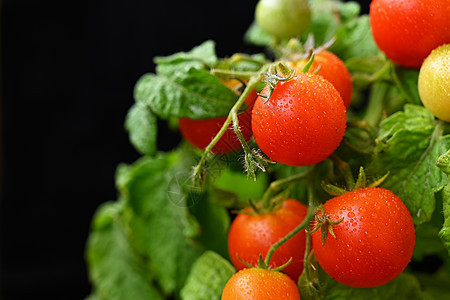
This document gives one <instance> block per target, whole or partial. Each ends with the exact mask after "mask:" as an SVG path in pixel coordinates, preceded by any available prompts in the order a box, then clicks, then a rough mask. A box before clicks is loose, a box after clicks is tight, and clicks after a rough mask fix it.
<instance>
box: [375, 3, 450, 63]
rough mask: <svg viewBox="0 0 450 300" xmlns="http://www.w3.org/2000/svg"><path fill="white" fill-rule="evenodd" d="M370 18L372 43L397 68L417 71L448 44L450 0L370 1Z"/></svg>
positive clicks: (449, 36) (449, 37)
mask: <svg viewBox="0 0 450 300" xmlns="http://www.w3.org/2000/svg"><path fill="white" fill-rule="evenodd" d="M369 15H370V25H371V28H372V34H373V37H374V39H375V42H376V43H377V45H378V47H379V48H380V50H381V51H383V52H384V53H385V54H386V56H387V57H388V58H389V59H391V60H392V61H394V62H396V63H397V64H399V65H402V66H405V67H410V68H419V67H420V66H421V65H422V62H423V60H424V59H425V58H426V57H427V56H428V54H430V52H431V50H433V49H434V48H436V47H438V46H440V45H442V44H445V43H449V42H450V18H449V16H450V0H426V1H425V0H373V1H372V2H371V4H370V12H369Z"/></svg>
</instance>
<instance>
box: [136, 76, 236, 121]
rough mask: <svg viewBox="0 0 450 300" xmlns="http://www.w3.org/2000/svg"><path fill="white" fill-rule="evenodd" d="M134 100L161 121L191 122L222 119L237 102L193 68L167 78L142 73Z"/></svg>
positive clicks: (211, 77) (214, 82)
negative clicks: (178, 119) (171, 118)
mask: <svg viewBox="0 0 450 300" xmlns="http://www.w3.org/2000/svg"><path fill="white" fill-rule="evenodd" d="M134 97H135V99H136V102H141V103H143V104H145V105H147V106H149V107H150V108H151V110H152V111H153V112H154V113H155V114H156V115H158V116H160V117H162V118H168V117H169V116H174V117H179V118H180V117H186V118H191V119H206V118H215V117H221V116H225V115H227V114H228V112H229V110H230V109H231V107H232V106H233V104H234V103H235V102H236V100H237V99H238V96H237V95H236V94H235V93H234V92H233V91H232V90H230V89H229V88H227V87H226V86H225V85H223V84H222V83H221V82H220V81H219V80H218V79H217V78H216V77H215V76H213V75H211V74H210V73H209V72H207V71H202V70H197V69H194V68H190V69H183V70H179V71H178V72H175V73H174V74H173V75H172V76H170V77H166V76H163V75H155V74H145V75H143V76H142V77H141V78H140V79H139V80H138V82H137V83H136V87H135V90H134Z"/></svg>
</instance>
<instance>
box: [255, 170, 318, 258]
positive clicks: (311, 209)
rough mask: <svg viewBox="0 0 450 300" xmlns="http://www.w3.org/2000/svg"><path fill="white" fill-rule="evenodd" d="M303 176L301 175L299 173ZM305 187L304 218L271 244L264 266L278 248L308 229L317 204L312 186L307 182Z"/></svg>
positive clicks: (307, 250)
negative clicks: (306, 205) (306, 206)
mask: <svg viewBox="0 0 450 300" xmlns="http://www.w3.org/2000/svg"><path fill="white" fill-rule="evenodd" d="M301 174H303V173H301ZM307 187H308V211H307V213H306V217H305V219H304V220H303V222H301V223H300V224H299V225H298V226H297V227H296V228H294V229H293V230H292V231H291V232H289V233H288V234H287V235H286V236H285V237H284V238H282V239H281V240H279V241H278V242H276V243H275V244H273V245H272V246H271V247H270V249H269V251H268V252H267V255H266V259H265V260H264V262H265V263H266V265H269V263H270V259H271V258H272V256H273V254H274V253H275V252H276V251H277V250H278V248H280V247H281V246H282V245H283V244H284V243H286V242H287V241H288V240H289V239H291V238H292V237H293V236H295V235H296V234H297V233H299V232H300V231H302V230H303V229H306V228H308V227H309V224H310V223H311V220H312V218H313V217H314V215H315V214H316V212H317V203H316V200H315V194H314V188H313V186H312V184H311V183H310V182H309V181H307ZM307 233H308V230H307ZM306 252H309V249H308V248H306ZM305 258H307V255H306V253H305Z"/></svg>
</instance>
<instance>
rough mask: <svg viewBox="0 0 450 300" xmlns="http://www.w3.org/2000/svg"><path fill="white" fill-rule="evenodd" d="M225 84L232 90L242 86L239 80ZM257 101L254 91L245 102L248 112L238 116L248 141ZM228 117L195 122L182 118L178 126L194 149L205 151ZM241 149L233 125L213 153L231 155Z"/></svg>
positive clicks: (243, 133)
mask: <svg viewBox="0 0 450 300" xmlns="http://www.w3.org/2000/svg"><path fill="white" fill-rule="evenodd" d="M224 84H225V85H226V86H228V87H229V88H231V89H234V88H235V87H236V84H240V82H239V81H238V80H228V81H224ZM255 99H256V92H255V91H253V92H252V93H251V94H250V95H249V96H248V98H247V99H246V100H245V103H246V105H247V110H246V111H245V112H243V113H241V114H239V115H238V120H239V126H240V128H241V131H242V135H243V136H244V139H245V140H246V141H248V140H250V138H251V137H252V129H251V111H252V108H253V103H254V100H255ZM226 119H227V117H219V118H211V119H203V120H193V119H189V118H180V119H179V120H178V125H179V128H180V132H181V135H182V136H183V137H184V138H185V139H186V140H187V141H188V142H189V143H190V144H191V145H192V146H194V147H196V148H198V149H205V148H206V146H208V144H209V143H210V142H211V140H212V139H213V138H214V137H215V136H216V134H217V133H218V132H219V131H220V129H221V128H222V125H223V123H224V122H225V120H226ZM240 148H241V143H240V142H239V139H238V137H237V136H236V133H235V132H234V130H233V126H232V124H230V126H229V127H228V130H227V131H226V132H225V133H224V135H223V136H222V137H221V138H220V140H219V141H218V142H217V144H216V145H215V146H214V147H213V149H212V152H213V153H229V152H232V151H236V150H238V149H240Z"/></svg>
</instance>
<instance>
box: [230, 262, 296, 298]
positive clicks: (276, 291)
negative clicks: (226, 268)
mask: <svg viewBox="0 0 450 300" xmlns="http://www.w3.org/2000/svg"><path fill="white" fill-rule="evenodd" d="M221 299H222V300H261V299H266V300H299V299H300V294H299V292H298V288H297V285H296V284H295V282H294V281H293V280H292V279H290V278H289V276H287V275H286V274H283V273H281V272H276V271H270V270H265V269H260V268H247V269H244V270H240V271H239V272H237V273H236V274H234V275H233V276H232V277H231V278H230V280H229V281H228V282H227V284H226V285H225V288H224V289H223V292H222V298H221Z"/></svg>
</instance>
